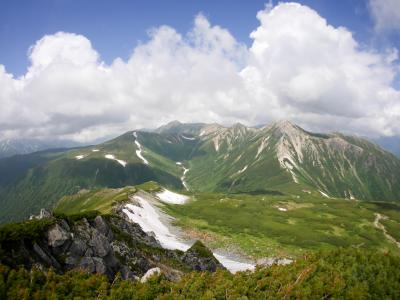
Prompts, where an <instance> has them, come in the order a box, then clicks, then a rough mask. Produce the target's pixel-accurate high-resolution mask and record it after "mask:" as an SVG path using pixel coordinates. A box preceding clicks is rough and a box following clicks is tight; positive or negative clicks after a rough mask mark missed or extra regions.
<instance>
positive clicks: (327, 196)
mask: <svg viewBox="0 0 400 300" xmlns="http://www.w3.org/2000/svg"><path fill="white" fill-rule="evenodd" d="M318 192H320V193H321V195H322V196H324V197H326V198H330V197H329V195H328V194H327V193H324V192H323V191H320V190H318Z"/></svg>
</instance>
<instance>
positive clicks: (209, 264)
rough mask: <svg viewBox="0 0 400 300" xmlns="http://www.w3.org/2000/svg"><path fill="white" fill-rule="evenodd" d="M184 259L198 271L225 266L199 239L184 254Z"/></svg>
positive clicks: (212, 270)
mask: <svg viewBox="0 0 400 300" xmlns="http://www.w3.org/2000/svg"><path fill="white" fill-rule="evenodd" d="M182 261H183V262H184V263H185V264H187V265H188V266H190V267H191V268H192V269H193V270H196V271H210V272H215V271H216V270H217V269H225V267H224V266H223V265H222V264H221V263H220V262H219V261H218V260H217V259H216V258H215V257H214V255H213V254H212V252H211V251H210V250H208V249H207V248H206V247H205V246H204V245H203V244H202V243H201V242H200V241H197V242H196V243H194V244H193V246H192V247H191V248H190V249H188V250H187V251H186V252H185V253H184V254H183V256H182Z"/></svg>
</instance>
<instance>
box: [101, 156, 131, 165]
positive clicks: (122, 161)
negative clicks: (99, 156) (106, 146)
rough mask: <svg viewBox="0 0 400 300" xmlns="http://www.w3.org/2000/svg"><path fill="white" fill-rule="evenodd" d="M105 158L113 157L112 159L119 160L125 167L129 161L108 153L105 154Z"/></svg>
mask: <svg viewBox="0 0 400 300" xmlns="http://www.w3.org/2000/svg"><path fill="white" fill-rule="evenodd" d="M104 157H105V158H107V159H111V160H115V161H117V162H118V163H119V164H121V165H122V166H123V167H125V166H126V164H127V162H126V161H124V160H121V159H116V158H115V156H114V155H113V154H106V155H104Z"/></svg>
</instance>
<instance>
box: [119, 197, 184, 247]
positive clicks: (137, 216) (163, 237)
mask: <svg viewBox="0 0 400 300" xmlns="http://www.w3.org/2000/svg"><path fill="white" fill-rule="evenodd" d="M133 198H134V199H135V200H136V201H137V202H138V204H139V205H140V206H136V205H133V204H127V205H126V206H125V208H124V209H123V210H122V211H123V212H124V213H125V214H126V215H127V216H128V218H129V219H130V220H131V221H133V222H135V223H138V224H139V225H140V227H141V228H142V229H143V231H145V232H153V233H154V235H155V236H156V238H157V240H158V241H159V242H160V244H161V245H162V246H163V247H164V248H167V249H172V250H174V249H179V250H181V251H186V250H187V249H189V248H190V245H187V244H186V243H184V242H183V241H180V240H178V239H177V238H176V237H175V236H174V234H172V233H171V232H170V231H169V229H168V227H167V226H166V225H164V224H163V223H162V222H161V219H160V215H159V213H158V212H157V211H156V209H155V208H154V207H153V206H152V205H151V204H150V203H149V202H147V201H146V200H145V199H143V198H142V197H140V196H137V195H135V196H133Z"/></svg>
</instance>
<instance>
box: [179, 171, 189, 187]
mask: <svg viewBox="0 0 400 300" xmlns="http://www.w3.org/2000/svg"><path fill="white" fill-rule="evenodd" d="M182 168H183V176H182V177H181V181H182V184H183V186H184V187H185V189H186V190H187V191H188V190H189V187H188V185H187V183H186V181H185V176H186V173H187V172H188V171H189V169H186V168H185V167H183V166H182Z"/></svg>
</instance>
